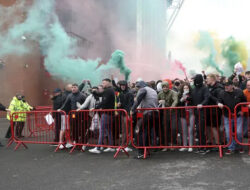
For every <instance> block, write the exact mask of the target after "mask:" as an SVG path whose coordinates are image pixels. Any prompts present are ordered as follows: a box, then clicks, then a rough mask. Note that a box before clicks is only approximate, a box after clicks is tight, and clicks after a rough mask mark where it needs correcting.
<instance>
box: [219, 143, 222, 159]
mask: <svg viewBox="0 0 250 190" xmlns="http://www.w3.org/2000/svg"><path fill="white" fill-rule="evenodd" d="M219 154H220V158H222V157H223V152H222V147H221V146H219Z"/></svg>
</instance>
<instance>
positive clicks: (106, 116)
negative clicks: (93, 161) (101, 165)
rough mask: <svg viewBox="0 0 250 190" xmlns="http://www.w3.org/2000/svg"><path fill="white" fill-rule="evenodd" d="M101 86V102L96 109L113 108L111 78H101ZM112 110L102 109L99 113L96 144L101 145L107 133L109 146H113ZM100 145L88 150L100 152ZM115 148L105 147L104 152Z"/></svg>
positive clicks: (113, 92)
mask: <svg viewBox="0 0 250 190" xmlns="http://www.w3.org/2000/svg"><path fill="white" fill-rule="evenodd" d="M102 86H103V88H104V92H103V93H102V102H101V103H100V104H99V106H98V107H97V108H98V109H105V110H106V109H108V110H109V109H111V110H112V109H114V108H115V91H114V89H113V87H112V83H111V80H110V79H108V78H106V79H103V80H102ZM111 123H112V112H110V113H109V112H108V111H103V112H102V113H101V128H100V130H99V140H98V145H99V146H100V147H101V145H103V141H104V135H105V134H106V133H107V134H108V142H109V146H113V137H112V125H111ZM100 147H95V148H93V149H90V150H89V152H91V153H97V154H100V153H101V151H100ZM114 151H115V149H113V148H110V147H109V148H107V149H105V150H104V152H114Z"/></svg>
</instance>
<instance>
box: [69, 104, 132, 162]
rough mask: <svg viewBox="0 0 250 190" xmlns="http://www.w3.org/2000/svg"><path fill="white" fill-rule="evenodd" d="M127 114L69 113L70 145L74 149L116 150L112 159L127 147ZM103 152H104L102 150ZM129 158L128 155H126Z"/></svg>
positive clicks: (109, 111)
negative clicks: (101, 148) (83, 147)
mask: <svg viewBox="0 0 250 190" xmlns="http://www.w3.org/2000/svg"><path fill="white" fill-rule="evenodd" d="M128 121H129V119H128V114H127V112H126V111H125V110H119V109H116V110H91V111H90V110H81V111H71V112H70V113H69V118H68V126H69V129H70V130H69V133H68V137H69V138H70V141H71V143H72V144H73V145H74V146H73V148H72V149H71V151H70V152H73V151H74V150H75V148H76V147H79V146H80V147H82V146H86V147H97V148H100V147H103V148H112V149H114V148H116V149H117V150H116V153H115V155H114V158H116V157H117V155H118V153H119V152H120V150H123V151H124V152H125V153H126V154H127V155H128V153H127V152H126V151H125V148H126V147H127V146H128V141H129V137H128ZM104 151H105V150H104ZM128 156H129V155H128Z"/></svg>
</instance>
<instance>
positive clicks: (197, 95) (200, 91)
mask: <svg viewBox="0 0 250 190" xmlns="http://www.w3.org/2000/svg"><path fill="white" fill-rule="evenodd" d="M194 86H195V87H194V89H193V91H192V95H191V96H192V100H193V104H194V106H197V105H199V104H201V105H207V104H208V101H209V90H208V88H207V87H206V86H205V85H204V84H203V77H202V75H201V74H197V75H196V76H195V78H194Z"/></svg>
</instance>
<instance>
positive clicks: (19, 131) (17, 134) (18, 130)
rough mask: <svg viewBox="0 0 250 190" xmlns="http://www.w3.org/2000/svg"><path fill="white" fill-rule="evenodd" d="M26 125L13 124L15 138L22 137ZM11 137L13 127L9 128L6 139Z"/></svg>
mask: <svg viewBox="0 0 250 190" xmlns="http://www.w3.org/2000/svg"><path fill="white" fill-rule="evenodd" d="M24 125H25V122H13V126H14V131H15V137H21V136H22V131H23V128H24ZM10 137H11V125H10V126H9V128H8V130H7V132H6V134H5V138H10Z"/></svg>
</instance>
